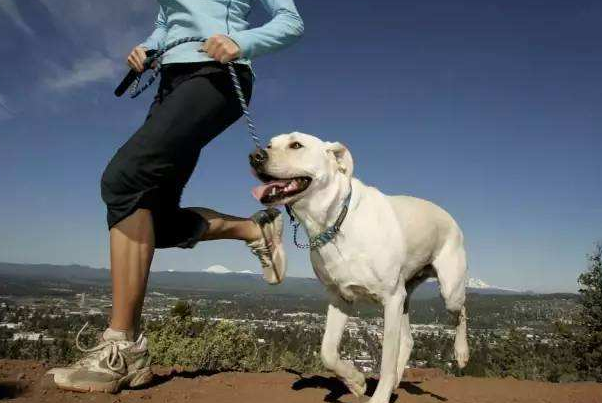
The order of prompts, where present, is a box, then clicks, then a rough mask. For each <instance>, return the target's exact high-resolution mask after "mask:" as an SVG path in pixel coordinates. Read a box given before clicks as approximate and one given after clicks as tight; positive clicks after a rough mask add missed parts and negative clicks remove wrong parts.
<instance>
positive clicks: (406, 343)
mask: <svg viewBox="0 0 602 403" xmlns="http://www.w3.org/2000/svg"><path fill="white" fill-rule="evenodd" d="M413 347H414V339H413V338H412V330H411V329H410V316H409V315H408V312H407V311H405V312H404V313H403V316H402V317H401V340H400V341H399V357H398V358H397V382H396V383H395V385H399V382H401V379H402V378H403V371H404V370H405V368H406V365H407V363H408V360H409V359H410V354H412V348H413Z"/></svg>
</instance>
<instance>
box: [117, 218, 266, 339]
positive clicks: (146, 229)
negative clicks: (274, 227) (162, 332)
mask: <svg viewBox="0 0 602 403" xmlns="http://www.w3.org/2000/svg"><path fill="white" fill-rule="evenodd" d="M196 210H197V212H198V213H199V214H201V215H202V216H203V217H204V218H205V220H207V222H208V223H209V226H208V229H207V231H206V232H205V233H204V234H203V236H202V237H201V240H202V241H209V240H216V239H239V240H242V241H246V242H249V243H250V242H253V241H256V240H258V239H260V238H261V236H262V234H261V229H260V228H259V226H258V225H257V224H256V223H255V222H254V221H253V220H251V219H249V218H241V217H235V216H231V215H226V214H221V213H218V212H217V211H213V210H210V209H205V208H197V209H196ZM110 245H111V278H112V282H113V308H112V315H111V325H110V328H111V329H113V330H116V331H122V332H125V333H126V335H127V337H128V339H129V340H133V339H134V338H135V336H136V334H137V333H138V331H139V326H140V315H141V313H142V306H143V303H144V295H145V293H146V285H147V282H148V273H149V271H150V267H151V262H152V260H153V254H154V251H155V234H154V230H153V218H152V213H151V211H150V210H147V209H138V210H136V212H135V213H134V214H132V215H130V216H128V217H127V218H125V219H123V220H122V221H120V222H119V223H117V224H116V225H115V226H114V227H113V228H112V229H111V231H110Z"/></svg>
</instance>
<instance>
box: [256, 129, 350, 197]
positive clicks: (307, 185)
mask: <svg viewBox="0 0 602 403" xmlns="http://www.w3.org/2000/svg"><path fill="white" fill-rule="evenodd" d="M249 160H250V163H251V167H252V168H253V173H254V174H255V176H257V178H259V179H260V180H261V181H262V182H263V184H262V185H260V186H257V187H256V188H255V189H253V196H255V198H256V199H257V200H259V201H260V202H261V203H262V204H265V205H279V204H280V205H282V204H291V203H294V202H295V201H297V200H299V199H300V198H302V197H306V196H309V195H311V194H312V193H313V192H315V191H317V190H319V189H323V188H325V187H326V186H328V185H329V184H330V183H332V182H333V179H334V178H335V177H336V176H337V175H344V176H346V177H348V178H351V176H352V174H353V159H352V157H351V153H350V152H349V150H348V149H347V148H346V147H345V146H344V145H343V144H341V143H338V142H335V143H330V142H326V141H322V140H320V139H319V138H317V137H315V136H311V135H309V134H304V133H298V132H293V133H290V134H281V135H279V136H276V137H274V138H272V140H271V141H270V143H269V144H268V146H267V148H266V149H258V150H255V152H253V153H252V154H251V155H250V156H249Z"/></svg>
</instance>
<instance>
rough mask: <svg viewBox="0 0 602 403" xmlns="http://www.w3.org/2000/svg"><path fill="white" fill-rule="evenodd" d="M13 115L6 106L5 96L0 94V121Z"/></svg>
mask: <svg viewBox="0 0 602 403" xmlns="http://www.w3.org/2000/svg"><path fill="white" fill-rule="evenodd" d="M14 116H15V113H14V112H13V111H12V110H11V109H10V108H9V107H8V104H7V102H6V98H5V97H4V96H3V95H2V94H0V121H1V120H8V119H10V118H12V117H14Z"/></svg>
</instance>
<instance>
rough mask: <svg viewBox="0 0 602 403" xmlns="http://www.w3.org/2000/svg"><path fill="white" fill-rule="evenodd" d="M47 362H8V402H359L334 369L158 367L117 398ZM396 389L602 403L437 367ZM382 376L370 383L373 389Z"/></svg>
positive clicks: (466, 399) (450, 398)
mask: <svg viewBox="0 0 602 403" xmlns="http://www.w3.org/2000/svg"><path fill="white" fill-rule="evenodd" d="M46 369H47V368H46V367H45V366H44V365H43V364H39V363H36V362H31V361H11V360H0V399H2V398H12V399H13V400H11V401H12V402H16V403H25V402H27V403H38V402H40V403H41V402H44V403H71V402H78V403H82V402H83V403H85V402H94V403H133V402H148V403H159V402H189V403H206V402H211V403H239V402H240V403H269V402H288V403H312V402H315V403H319V402H324V401H330V402H333V401H336V402H341V403H356V402H366V401H367V400H368V397H366V396H365V397H362V398H361V399H356V398H355V397H354V396H353V395H351V394H349V392H348V391H347V390H346V388H345V387H344V386H343V384H342V383H340V382H339V381H337V380H336V379H334V378H332V377H331V375H330V374H322V375H305V374H304V375H297V374H293V373H287V372H276V373H262V374H256V373H218V374H213V375H202V374H195V373H188V372H182V373H177V372H176V371H174V370H168V369H165V368H155V372H156V374H157V375H156V376H155V382H154V384H153V386H151V387H150V388H148V389H144V390H126V391H122V392H121V393H119V394H117V395H106V394H97V393H94V394H81V393H74V392H65V391H60V390H57V389H55V388H54V386H53V385H52V383H51V381H50V379H49V378H48V377H44V376H43V375H44V373H45V371H46ZM407 372H408V374H407V375H408V376H407V377H406V379H405V380H404V381H403V382H401V384H400V387H399V388H398V389H396V390H395V395H394V396H393V397H394V399H395V400H394V401H395V402H399V403H418V402H420V403H430V402H432V403H439V402H448V403H460V402H461V403H506V402H513V403H548V402H549V403H552V402H553V403H601V402H602V384H596V383H591V382H584V383H566V384H553V383H545V382H534V381H518V380H515V379H510V378H506V379H495V378H493V379H492V378H472V377H462V378H455V377H448V376H445V375H443V374H442V373H441V372H439V371H437V370H428V369H426V370H409V371H407ZM375 385H376V381H375V380H374V379H371V380H370V381H369V390H368V394H370V393H371V391H373V390H374V387H375Z"/></svg>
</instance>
